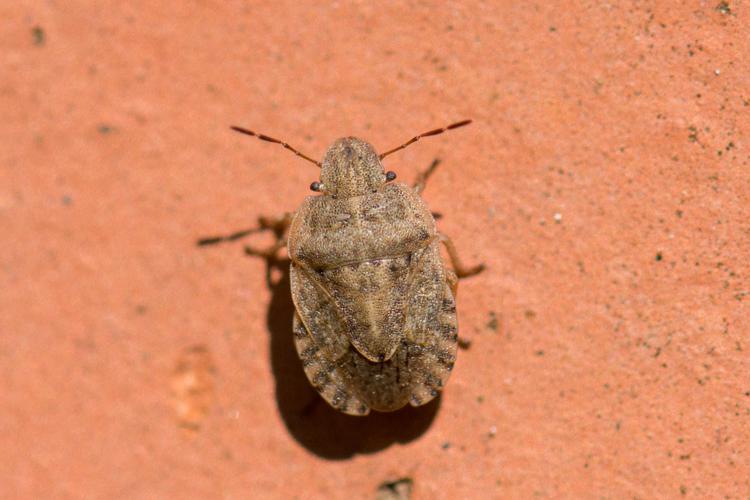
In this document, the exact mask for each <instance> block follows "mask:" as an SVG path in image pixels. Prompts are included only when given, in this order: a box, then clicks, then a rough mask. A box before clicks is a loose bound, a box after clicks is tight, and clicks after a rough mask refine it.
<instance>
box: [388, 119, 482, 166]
mask: <svg viewBox="0 0 750 500" xmlns="http://www.w3.org/2000/svg"><path fill="white" fill-rule="evenodd" d="M469 123H471V120H463V121H460V122H456V123H454V124H452V125H448V126H447V127H443V128H436V129H435V130H430V131H429V132H425V133H423V134H419V135H418V136H415V137H412V138H411V139H409V140H408V141H406V142H405V143H403V144H402V145H400V146H399V147H397V148H393V149H391V150H390V151H386V152H385V153H382V154H381V155H380V159H381V160H382V159H383V158H385V157H386V156H388V155H389V154H391V153H395V152H396V151H400V150H402V149H404V148H405V147H406V146H408V145H410V144H414V143H415V142H417V141H418V140H419V139H421V138H422V137H429V136H431V135H438V134H442V133H443V132H447V131H449V130H453V129H454V128H458V127H463V126H464V125H468V124H469Z"/></svg>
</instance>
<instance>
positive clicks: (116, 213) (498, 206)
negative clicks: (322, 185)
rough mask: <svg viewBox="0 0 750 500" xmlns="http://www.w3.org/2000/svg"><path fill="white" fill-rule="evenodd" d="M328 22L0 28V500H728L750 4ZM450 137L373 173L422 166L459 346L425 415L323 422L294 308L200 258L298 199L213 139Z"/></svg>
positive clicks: (290, 9) (740, 482)
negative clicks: (388, 491) (393, 495)
mask: <svg viewBox="0 0 750 500" xmlns="http://www.w3.org/2000/svg"><path fill="white" fill-rule="evenodd" d="M317 4H318V2H294V1H289V2H242V1H229V2H219V1H200V2H199V1H192V2H171V5H168V4H166V3H164V2H114V1H103V2H94V1H90V2H85V1H79V2H59V1H58V2H54V1H49V2H32V1H23V2H4V3H3V5H2V6H0V17H2V19H4V20H5V22H4V23H2V25H0V40H2V46H3V50H2V53H1V54H0V60H2V68H3V70H2V77H0V106H1V107H2V109H3V111H4V114H3V120H2V121H1V122H0V141H2V148H0V229H1V230H2V235H3V238H4V241H3V244H2V245H1V246H0V394H1V396H0V401H2V407H3V409H2V413H0V449H2V450H3V452H2V453H1V454H0V488H2V490H4V494H3V496H4V497H18V498H23V497H27V498H30V497H41V496H48V497H50V496H53V497H60V498H66V497H69V498H74V497H88V498H155V497H172V498H186V497H204V498H205V497H209V498H210V497H226V498H243V497H251V496H254V497H267V498H294V497H297V498H323V497H325V498H352V497H354V498H373V497H374V496H375V494H376V491H377V489H378V486H379V485H381V483H383V482H387V481H395V480H398V479H401V478H410V479H411V481H412V483H411V495H412V497H413V498H416V499H420V498H425V499H426V498H458V497H472V496H476V497H478V496H480V495H481V496H484V497H495V498H499V497H506V498H507V497H530V496H532V495H534V496H540V497H550V498H559V497H597V498H598V497H606V498H633V497H638V498H654V497H679V496H681V495H682V496H686V497H693V498H698V497H706V496H711V497H715V498H717V497H725V496H726V497H727V498H747V497H748V495H750V479H748V478H749V477H750V466H749V465H748V460H749V459H750V445H749V444H748V443H749V442H750V363H749V362H748V359H750V358H748V356H750V337H748V329H749V328H748V327H749V326H750V321H749V320H748V312H749V311H748V305H749V304H750V282H749V281H748V278H749V274H750V265H749V264H748V249H749V248H750V247H749V246H748V244H749V240H750V222H749V219H748V203H750V188H749V185H748V172H749V171H750V150H749V149H748V139H747V133H748V125H749V123H750V119H749V118H748V117H750V76H749V75H750V66H749V65H748V57H747V54H748V53H750V29H749V26H750V4H748V2H747V1H742V0H737V1H729V2H718V1H709V2H699V1H695V2H656V1H644V2H625V1H622V2H610V3H605V2H566V1H559V2H531V3H530V2H510V1H505V2H475V1H472V2H460V3H458V2H455V3H452V4H451V5H447V4H445V3H443V2H425V1H422V2H408V3H407V2H389V3H387V4H386V3H384V4H382V5H379V6H376V5H375V4H374V3H373V2H338V3H336V4H331V5H328V6H319V5H317ZM462 118H473V119H474V120H475V123H474V124H473V125H472V126H471V127H469V128H465V129H460V130H456V131H454V132H451V133H450V134H446V135H443V136H439V137H435V138H430V139H425V140H423V141H421V142H420V143H419V144H416V145H414V146H411V147H410V148H408V149H406V150H404V151H403V152H400V153H398V154H394V155H393V156H392V157H389V158H388V159H387V162H386V167H387V168H390V169H392V170H395V171H397V172H398V174H399V176H400V179H411V178H412V177H413V176H414V175H415V174H416V172H417V171H418V170H419V169H421V168H423V167H424V166H426V165H427V164H429V162H430V161H431V160H432V159H433V158H434V157H440V158H441V159H442V160H443V162H444V163H443V165H442V166H441V169H440V170H439V171H438V173H436V175H435V176H434V178H433V179H432V181H431V184H430V185H429V187H428V188H427V190H426V193H425V198H426V199H427V201H428V203H429V204H430V205H431V207H432V208H433V209H434V210H436V211H438V212H441V213H442V214H443V218H442V219H441V220H440V221H439V225H440V227H441V229H442V230H443V231H444V232H446V233H448V234H450V235H452V236H453V237H454V239H455V241H456V243H457V245H458V248H459V250H460V252H461V253H462V255H463V257H464V259H465V260H467V261H468V262H471V263H473V262H479V261H482V262H484V263H486V264H487V266H488V269H487V271H486V272H485V273H483V274H482V275H480V276H477V277H474V278H471V279H468V280H466V281H464V282H462V283H461V286H460V293H459V296H458V302H459V321H460V325H461V335H462V336H463V337H464V339H466V340H469V341H471V345H470V347H469V349H468V350H464V351H462V352H460V355H459V360H458V363H457V364H456V368H455V370H454V373H453V376H452V378H451V381H450V384H449V385H448V387H447V389H446V391H445V393H444V395H443V397H442V398H441V400H440V401H439V403H438V404H433V405H430V406H428V407H426V408H422V409H420V410H418V411H404V412H400V413H396V414H387V415H376V416H373V417H371V418H367V419H353V418H348V417H345V416H343V415H338V414H336V413H334V412H333V411H332V410H330V409H329V408H328V407H327V406H325V405H324V404H323V405H317V404H315V403H314V401H315V397H316V396H315V395H314V393H313V391H312V389H310V388H309V387H308V385H307V382H306V380H305V378H304V375H303V373H302V369H301V366H300V364H299V362H298V361H297V359H296V356H295V354H294V351H293V347H292V343H291V327H290V325H291V307H292V306H291V303H290V298H289V294H288V276H287V275H286V274H285V273H284V272H282V271H279V270H278V269H275V268H272V269H266V265H265V263H264V262H263V261H262V260H261V259H257V258H250V257H246V256H244V255H243V252H242V244H241V243H237V244H227V245H219V246H215V247H210V248H209V247H206V248H198V247H196V245H195V240H196V239H197V238H199V237H201V236H205V235H210V234H213V233H221V232H230V231H233V230H237V229H241V228H243V227H247V226H249V225H252V224H253V223H254V221H255V220H256V218H257V217H258V216H259V215H261V214H270V215H273V214H278V213H282V212H284V211H291V210H294V208H295V207H296V206H297V205H298V204H299V203H300V202H301V200H302V199H303V197H304V196H307V195H308V194H310V193H309V191H308V189H307V188H308V186H309V184H310V182H311V181H313V180H315V179H316V178H317V171H316V170H315V168H314V167H313V166H312V165H310V164H308V163H306V162H304V161H302V160H300V159H298V158H295V157H294V156H292V155H291V154H289V153H288V152H286V151H284V150H283V149H281V148H279V147H278V146H274V145H270V144H264V143H261V142H258V141H254V140H252V139H250V138H245V137H242V136H240V135H238V134H233V133H231V132H230V131H229V129H228V126H229V125H231V124H237V125H243V126H247V127H251V128H255V129H258V130H260V131H262V132H265V133H267V134H269V135H273V136H278V137H281V138H283V139H285V140H287V141H288V142H290V143H291V144H293V145H295V146H297V147H298V148H300V149H301V150H303V151H304V152H306V153H308V154H310V155H312V156H315V157H320V156H321V155H322V153H323V152H324V150H325V148H326V146H327V145H328V144H329V143H331V142H332V141H333V140H334V139H335V138H337V137H340V136H344V135H355V136H359V137H363V138H366V139H368V140H369V141H371V142H372V143H373V144H374V145H375V147H376V148H379V149H380V150H384V149H385V148H390V147H393V146H395V145H397V144H398V143H400V142H402V141H403V140H405V139H407V138H409V137H411V136H412V135H414V134H415V133H418V132H421V131H424V130H427V129H430V128H433V127H437V126H441V125H444V124H447V123H450V122H452V121H455V120H458V119H462ZM250 241H251V242H253V243H254V244H256V245H263V244H269V243H270V242H271V238H270V236H267V235H256V236H254V237H253V238H251V239H250ZM267 271H268V272H269V274H270V275H271V280H272V284H271V285H270V286H269V285H268V284H267V283H266V272H267ZM405 484H407V483H400V485H399V487H398V488H397V487H396V486H394V487H393V488H392V490H394V491H395V490H397V489H398V490H399V491H405V490H407V489H409V488H406V487H404V488H401V486H404V485H405Z"/></svg>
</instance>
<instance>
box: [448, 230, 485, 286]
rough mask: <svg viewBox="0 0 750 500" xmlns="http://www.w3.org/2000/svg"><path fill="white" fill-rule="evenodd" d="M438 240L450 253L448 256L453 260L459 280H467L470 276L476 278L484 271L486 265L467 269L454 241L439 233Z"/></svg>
mask: <svg viewBox="0 0 750 500" xmlns="http://www.w3.org/2000/svg"><path fill="white" fill-rule="evenodd" d="M438 238H440V241H441V242H442V243H443V245H445V249H446V250H447V251H448V256H449V257H450V259H451V264H452V265H453V269H454V270H455V272H456V277H457V278H459V279H460V278H466V277H468V276H474V275H475V274H478V273H480V272H482V270H483V269H484V264H477V265H476V266H472V267H466V266H465V265H464V264H463V262H461V258H460V257H459V256H458V252H457V251H456V245H454V244H453V241H452V240H451V239H450V238H449V237H448V236H446V235H444V234H443V233H438Z"/></svg>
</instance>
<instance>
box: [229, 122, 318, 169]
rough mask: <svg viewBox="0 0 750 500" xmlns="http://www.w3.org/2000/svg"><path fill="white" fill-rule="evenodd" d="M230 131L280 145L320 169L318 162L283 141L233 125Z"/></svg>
mask: <svg viewBox="0 0 750 500" xmlns="http://www.w3.org/2000/svg"><path fill="white" fill-rule="evenodd" d="M231 129H232V130H234V131H235V132H239V133H240V134H245V135H252V136H253V137H257V138H258V139H260V140H261V141H266V142H273V143H275V144H281V145H282V146H284V147H285V148H286V149H288V150H289V151H291V152H292V153H294V154H296V155H297V156H299V157H300V158H304V159H305V160H307V161H309V162H312V163H314V164H316V165H317V166H318V168H322V166H321V164H320V162H319V161H316V160H313V159H312V158H310V157H309V156H307V155H306V154H303V153H300V152H299V151H297V150H296V149H294V148H293V147H292V146H290V145H289V144H287V143H286V142H284V141H280V140H278V139H274V138H273V137H268V136H267V135H263V134H259V133H257V132H253V131H252V130H248V129H246V128H242V127H235V126H234V125H232V127H231Z"/></svg>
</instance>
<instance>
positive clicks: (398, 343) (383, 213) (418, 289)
mask: <svg viewBox="0 0 750 500" xmlns="http://www.w3.org/2000/svg"><path fill="white" fill-rule="evenodd" d="M469 123H471V120H465V121H461V122H458V123H454V124H452V125H449V126H448V127H444V128H440V129H435V130H431V131H429V132H425V133H423V134H420V135H418V136H416V137H414V138H412V139H411V140H409V141H407V142H406V143H404V144H402V145H401V146H399V147H397V148H394V149H391V150H389V151H387V152H385V153H382V154H380V155H378V154H377V153H376V152H375V149H374V148H373V147H372V146H371V145H370V144H368V143H367V142H365V141H363V140H361V139H357V138H355V137H345V138H342V139H338V140H337V141H336V142H334V143H333V145H331V147H329V148H328V151H326V154H325V157H324V158H323V161H322V162H317V161H315V160H313V159H312V158H310V157H308V156H307V155H304V154H302V153H300V152H299V151H297V150H296V149H295V148H293V147H291V146H290V145H288V144H286V143H285V142H282V141H279V140H277V139H274V138H272V137H268V136H265V135H263V134H257V133H255V132H253V131H250V130H247V129H244V128H240V127H232V129H234V130H236V131H238V132H241V133H244V134H247V135H252V136H255V137H257V138H259V139H261V140H264V141H268V142H274V143H277V144H281V145H282V146H283V147H285V148H286V149H289V150H290V151H292V152H294V153H295V154H296V155H298V156H300V157H302V158H304V159H306V160H308V161H310V162H312V163H314V164H316V165H317V166H318V167H320V168H321V173H320V181H316V182H313V183H312V185H311V186H310V188H311V189H312V190H313V191H316V192H319V193H320V194H321V195H319V196H310V197H307V198H306V199H305V201H304V202H303V203H302V206H301V207H300V208H299V209H298V210H297V211H296V212H295V213H294V214H293V215H289V214H288V215H286V216H284V217H282V218H280V219H278V220H277V221H271V220H269V219H265V218H261V228H262V229H272V230H274V231H275V232H276V234H277V236H278V237H279V238H278V241H277V243H276V244H275V245H274V246H273V247H272V248H270V249H268V250H266V251H252V250H251V253H254V254H256V255H264V256H266V257H273V256H275V255H276V254H277V253H278V252H279V251H280V250H281V249H282V248H283V247H284V246H287V251H288V253H289V258H290V259H291V270H290V278H291V291H292V300H293V301H294V307H295V314H294V318H293V331H294V343H295V345H296V348H297V353H298V354H299V357H300V359H301V360H302V366H303V368H304V370H305V373H306V375H307V378H308V379H309V380H310V383H311V384H312V385H313V386H314V387H315V389H316V390H317V391H318V392H319V393H320V394H321V396H323V398H324V399H325V400H326V401H327V402H328V403H329V404H330V405H331V406H333V407H334V408H336V409H338V410H339V411H342V412H344V413H348V414H350V415H367V414H368V413H369V412H370V409H373V410H377V411H393V410H398V409H399V408H402V407H403V406H405V405H406V404H407V403H409V404H411V405H412V406H420V405H423V404H425V403H427V402H428V401H430V400H431V399H433V398H434V397H435V396H437V394H438V392H439V391H440V390H442V388H443V387H444V386H445V383H446V381H447V380H448V377H449V375H450V372H451V370H452V369H453V364H454V362H455V360H456V347H457V341H458V325H457V320H456V303H455V296H456V288H457V284H458V278H459V277H465V276H470V275H472V274H476V273H478V272H480V271H481V270H482V269H483V266H482V265H478V266H475V267H472V268H465V267H464V266H463V265H462V264H461V262H460V260H459V259H458V257H457V255H456V250H455V247H454V246H453V244H452V243H451V241H450V239H448V238H447V237H446V236H444V235H442V234H440V233H439V232H437V230H436V228H435V220H434V218H433V215H432V214H431V213H430V210H429V209H428V207H427V205H426V204H425V202H424V201H422V199H421V198H420V192H421V191H422V190H423V189H424V186H425V183H426V181H427V178H428V177H429V176H430V175H431V174H432V173H433V171H434V170H435V167H436V166H437V164H438V162H437V160H436V161H434V162H433V163H432V165H431V166H430V167H429V168H428V169H427V170H425V171H424V172H422V173H421V174H420V175H419V177H418V180H417V182H416V184H415V185H414V186H413V187H410V186H407V185H405V184H398V183H393V182H391V181H393V180H394V179H395V178H396V174H395V173H394V172H391V171H388V172H386V171H384V169H383V165H382V164H381V160H382V159H383V158H385V157H386V156H388V155H390V154H391V153H394V152H396V151H399V150H400V149H403V148H405V147H406V146H408V145H410V144H412V143H414V142H416V141H418V140H419V139H420V138H422V137H427V136H431V135H437V134H440V133H442V132H445V131H447V130H451V129H454V128H458V127H462V126H464V125H468V124H469ZM251 232H253V230H249V231H240V232H238V233H235V234H233V235H230V236H225V237H217V238H207V239H204V240H201V241H200V242H199V243H200V244H208V243H216V242H219V241H225V240H233V239H237V238H239V237H242V236H244V235H246V234H249V233H251ZM440 243H443V244H444V245H445V247H446V249H447V251H448V255H449V256H450V259H451V262H452V265H453V269H449V268H447V267H446V266H445V265H444V264H443V261H442V259H441V256H440V248H439V244H440Z"/></svg>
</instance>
